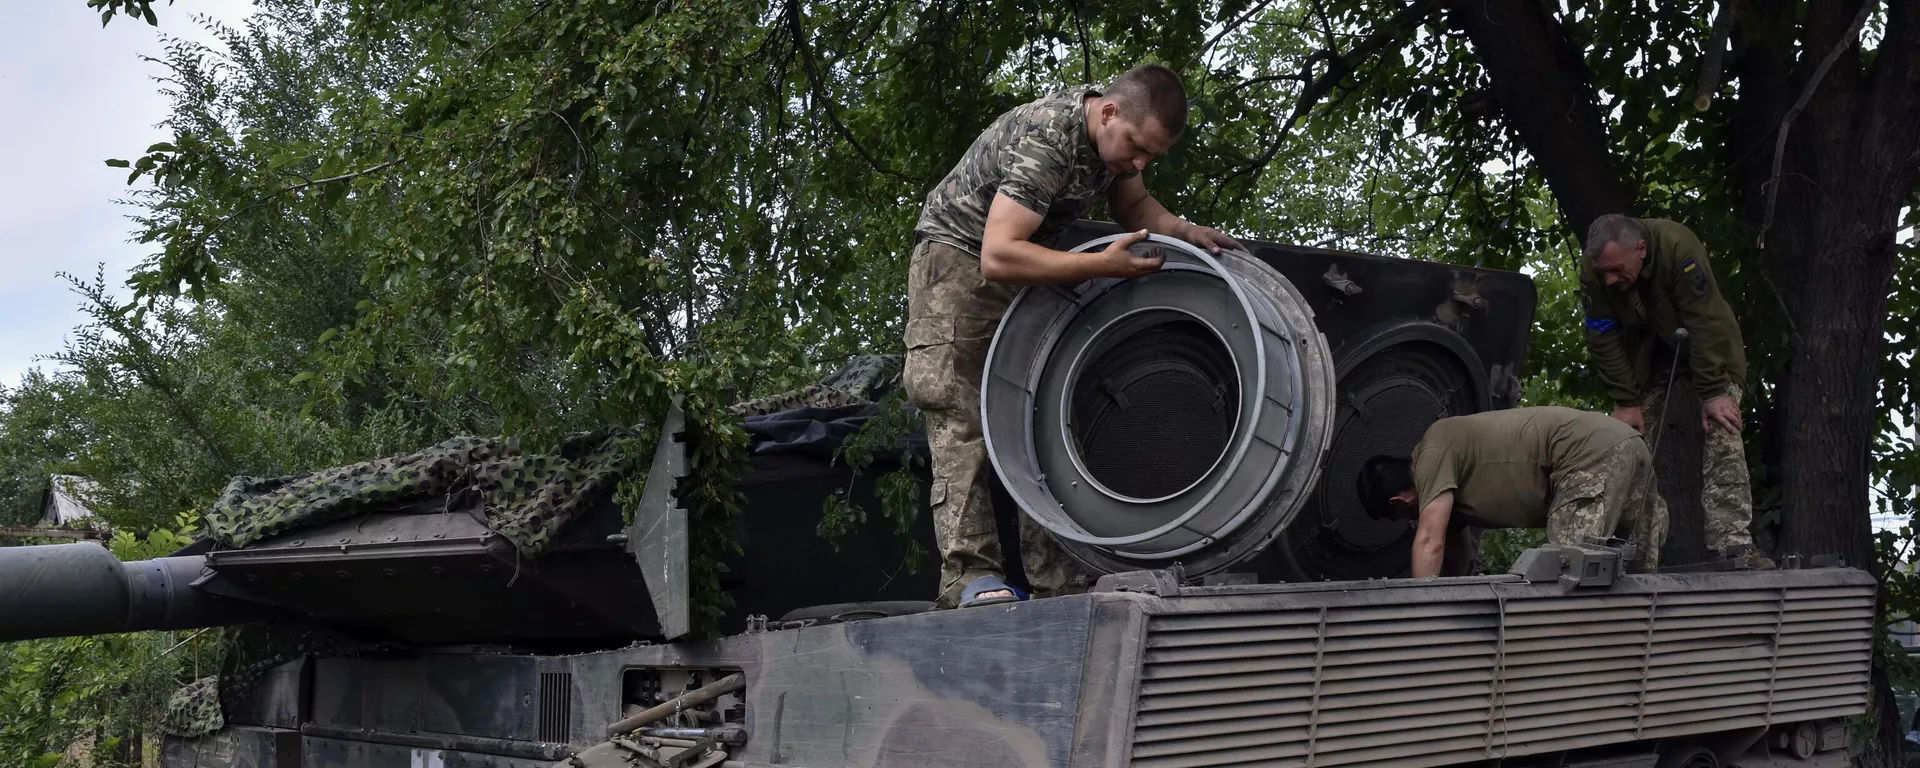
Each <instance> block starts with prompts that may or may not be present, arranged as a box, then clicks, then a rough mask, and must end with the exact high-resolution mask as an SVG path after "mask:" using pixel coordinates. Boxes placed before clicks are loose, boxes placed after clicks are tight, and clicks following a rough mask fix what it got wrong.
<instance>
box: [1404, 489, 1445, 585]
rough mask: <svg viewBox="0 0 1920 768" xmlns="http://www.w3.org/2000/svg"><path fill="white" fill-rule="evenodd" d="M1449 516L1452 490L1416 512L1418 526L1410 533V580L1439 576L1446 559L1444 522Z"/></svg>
mask: <svg viewBox="0 0 1920 768" xmlns="http://www.w3.org/2000/svg"><path fill="white" fill-rule="evenodd" d="M1452 517H1453V491H1444V492H1442V493H1441V494H1440V495H1439V496H1435V497H1434V499H1433V501H1429V502H1427V506H1425V507H1423V508H1421V510H1420V522H1419V527H1418V528H1417V529H1416V530H1415V531H1414V533H1413V577H1414V578H1416V579H1426V578H1432V577H1434V576H1438V575H1440V566H1441V564H1442V563H1443V562H1445V560H1446V553H1447V522H1448V521H1449V520H1450V519H1451V518H1452Z"/></svg>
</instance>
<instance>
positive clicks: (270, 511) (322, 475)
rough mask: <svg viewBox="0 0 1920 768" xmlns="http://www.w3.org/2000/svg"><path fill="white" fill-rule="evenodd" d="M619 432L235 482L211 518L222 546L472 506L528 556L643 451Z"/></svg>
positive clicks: (456, 443)
mask: <svg viewBox="0 0 1920 768" xmlns="http://www.w3.org/2000/svg"><path fill="white" fill-rule="evenodd" d="M632 437H634V434H633V433H632V432H630V431H628V430H624V429H613V430H603V431H599V432H593V433H588V434H585V435H576V436H574V437H571V438H568V439H567V440H566V441H564V442H563V443H561V445H560V447H559V449H558V450H557V451H556V452H554V453H552V454H523V453H521V452H520V449H519V445H518V442H517V441H515V440H512V439H505V440H499V439H492V438H481V437H455V438H452V439H450V440H447V441H445V442H442V443H440V444H439V445H436V446H433V447H432V448H428V449H426V450H423V451H418V452H415V453H410V454H405V455H401V456H390V457H387V458H383V459H375V460H373V461H364V462H360V463H358V464H349V465H347V466H343V467H333V468H329V469H324V470H320V471H318V472H311V473H306V474H299V475H287V476H284V477H275V478H254V477H236V478H234V479H233V481H232V482H230V483H228V485H227V488H226V490H225V491H224V492H222V493H221V494H220V498H219V499H218V500H217V501H215V502H214V505H213V509H212V510H211V511H209V512H208V513H207V516H206V522H207V530H208V532H209V533H210V534H211V535H212V536H213V537H214V538H215V539H216V540H217V541H218V542H219V543H220V544H221V545H223V546H227V547H245V546H247V545H249V544H252V543H254V542H257V541H259V540H261V539H263V538H266V537H269V536H274V535H277V534H281V533H286V532H288V531H292V530H297V529H300V528H303V527H307V526H312V525H318V524H321V523H327V522H332V521H335V520H341V519H346V518H350V517H354V516H357V515H363V514H367V513H371V512H397V511H403V510H405V509H407V508H415V509H419V508H421V507H419V506H418V505H420V503H422V502H431V501H440V502H442V504H441V505H440V506H438V507H435V508H434V509H433V511H440V510H441V509H463V508H478V509H480V510H483V515H484V519H485V522H486V524H487V526H488V527H489V528H491V529H493V530H494V531H495V532H497V533H499V534H500V535H502V536H504V537H506V538H507V540H509V541H511V542H513V544H514V545H515V546H516V547H518V548H519V549H520V550H521V551H522V552H525V553H526V554H529V555H538V554H541V553H544V552H545V551H546V550H547V549H548V548H549V547H550V546H551V545H552V543H553V537H554V535H555V533H556V532H558V531H559V530H560V529H561V528H563V527H565V526H566V524H567V523H568V522H569V521H571V520H572V519H574V518H575V517H577V516H578V515H579V514H580V513H582V512H584V511H586V510H588V509H590V508H591V506H592V505H593V504H596V503H598V502H599V501H600V500H602V499H604V498H605V497H606V494H609V493H611V492H612V491H613V488H614V486H615V485H617V484H618V483H619V482H620V478H621V477H622V476H624V475H625V474H626V473H627V472H628V471H629V470H631V469H632V468H633V462H634V459H635V457H636V456H638V455H639V451H640V450H641V447H640V446H639V445H638V444H637V443H632V442H631V440H630V438H632Z"/></svg>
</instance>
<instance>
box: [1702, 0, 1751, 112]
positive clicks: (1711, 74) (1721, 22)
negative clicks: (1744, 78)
mask: <svg viewBox="0 0 1920 768" xmlns="http://www.w3.org/2000/svg"><path fill="white" fill-rule="evenodd" d="M1739 2H1740V0H1721V3H1720V12H1719V13H1718V14H1715V15H1714V17H1713V32H1712V33H1711V34H1709V35H1708V36H1707V46H1706V49H1705V50H1704V51H1702V54H1701V57H1700V81H1699V82H1698V83H1696V84H1695V85H1694V86H1693V109H1694V111H1696V112H1705V111H1707V107H1710V106H1713V94H1714V93H1716V92H1718V91H1719V90H1720V64H1721V63H1722V62H1723V61H1725V60H1726V56H1727V40H1728V38H1729V37H1731V36H1732V35H1733V14H1734V12H1735V8H1736V6H1738V5H1739Z"/></svg>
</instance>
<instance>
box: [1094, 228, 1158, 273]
mask: <svg viewBox="0 0 1920 768" xmlns="http://www.w3.org/2000/svg"><path fill="white" fill-rule="evenodd" d="M1145 239H1147V231H1146V230H1144V229H1142V230H1140V231H1138V232H1128V233H1127V235H1126V236H1125V237H1122V238H1120V239H1118V240H1115V241H1113V242H1112V243H1109V244H1107V249H1106V250H1104V251H1101V252H1100V256H1101V258H1102V259H1103V260H1105V261H1106V264H1107V271H1106V275H1107V276H1108V277H1143V276H1146V275H1151V274H1153V273H1155V272H1158V271H1160V264H1161V263H1162V262H1164V261H1166V257H1165V256H1163V255H1161V254H1160V252H1159V251H1158V250H1150V251H1148V255H1146V256H1142V255H1140V254H1137V253H1134V252H1133V251H1131V250H1128V249H1130V248H1132V247H1133V246H1134V245H1135V244H1137V243H1139V242H1140V241H1142V240H1145Z"/></svg>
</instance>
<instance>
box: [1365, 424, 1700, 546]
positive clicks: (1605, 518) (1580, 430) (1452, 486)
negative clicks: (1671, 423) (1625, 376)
mask: <svg viewBox="0 0 1920 768" xmlns="http://www.w3.org/2000/svg"><path fill="white" fill-rule="evenodd" d="M1358 487H1359V490H1360V504H1361V507H1362V508H1363V509H1365V510H1366V511H1367V514H1369V515H1371V516H1373V517H1375V518H1377V519H1391V520H1415V521H1417V522H1416V526H1417V527H1416V529H1415V531H1414V537H1413V576H1414V578H1427V577H1429V576H1438V575H1441V569H1442V567H1443V565H1444V566H1447V567H1448V571H1449V574H1460V573H1463V572H1464V571H1463V569H1464V567H1465V565H1466V563H1465V562H1463V561H1462V558H1461V556H1460V555H1459V554H1457V553H1459V552H1462V551H1464V550H1465V549H1466V547H1467V546H1468V542H1466V541H1464V538H1465V534H1466V530H1465V529H1466V527H1467V526H1470V525H1471V526H1476V527H1479V528H1546V529H1547V541H1549V542H1550V543H1553V544H1556V545H1562V546H1568V545H1574V544H1584V543H1594V542H1599V541H1603V540H1606V539H1609V538H1623V539H1626V540H1627V541H1629V542H1630V543H1632V544H1633V545H1634V547H1635V549H1636V551H1637V552H1636V554H1637V557H1636V559H1635V560H1633V561H1632V562H1630V563H1628V565H1629V566H1630V567H1632V568H1633V569H1634V570H1641V571H1647V570H1653V569H1654V568H1657V567H1658V566H1659V564H1660V545H1661V544H1662V543H1664V542H1665V541H1666V538H1667V506H1666V504H1665V503H1664V502H1662V501H1661V500H1660V494H1659V493H1658V492H1657V491H1656V490H1655V489H1654V487H1653V456H1652V454H1650V453H1648V451H1647V445H1646V441H1645V440H1644V439H1643V438H1642V437H1641V436H1640V434H1639V433H1638V432H1636V431H1634V430H1633V429H1632V428H1631V427H1628V426H1627V425H1625V424H1623V423H1621V422H1619V421H1617V420H1614V419H1611V418H1608V417H1607V415H1606V414H1601V413H1589V412H1587V411H1580V410H1575V409H1572V408H1561V407H1558V406H1543V407H1536V408H1511V409H1505V410H1498V411H1487V412H1485V413H1476V414H1471V415H1467V416H1453V417H1449V418H1444V419H1441V420H1439V421H1436V422H1434V423H1433V426H1430V427H1428V428H1427V432H1426V435H1425V436H1423V437H1422V438H1421V439H1420V443H1419V444H1418V445H1416V446H1414V449H1413V455H1412V457H1410V458H1409V457H1405V456H1374V457H1372V458H1370V459H1368V460H1367V463H1366V464H1365V465H1363V466H1362V467H1361V469H1360V477H1359V483H1358ZM1449 551H1451V552H1453V553H1455V554H1449Z"/></svg>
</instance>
